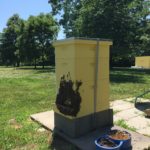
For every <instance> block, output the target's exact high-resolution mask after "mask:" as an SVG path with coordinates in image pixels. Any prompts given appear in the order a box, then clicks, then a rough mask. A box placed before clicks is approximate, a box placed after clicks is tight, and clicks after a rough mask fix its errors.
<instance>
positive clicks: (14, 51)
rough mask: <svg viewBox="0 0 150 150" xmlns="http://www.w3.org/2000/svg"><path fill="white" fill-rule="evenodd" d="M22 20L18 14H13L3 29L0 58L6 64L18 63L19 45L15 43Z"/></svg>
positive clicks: (19, 32)
mask: <svg viewBox="0 0 150 150" xmlns="http://www.w3.org/2000/svg"><path fill="white" fill-rule="evenodd" d="M23 23H24V21H23V20H22V19H20V17H19V15H18V14H14V15H13V16H12V17H10V18H9V20H8V21H7V27H6V28H5V29H4V30H3V33H2V39H1V43H2V44H1V59H2V62H3V63H4V64H6V65H10V64H13V65H14V66H16V64H17V65H18V66H19V63H20V51H21V49H20V47H19V45H17V43H18V37H19V36H20V34H21V27H22V25H23Z"/></svg>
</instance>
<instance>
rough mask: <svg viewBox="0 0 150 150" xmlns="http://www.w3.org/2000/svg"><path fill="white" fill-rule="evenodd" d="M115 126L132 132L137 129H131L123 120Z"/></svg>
mask: <svg viewBox="0 0 150 150" xmlns="http://www.w3.org/2000/svg"><path fill="white" fill-rule="evenodd" d="M114 124H115V125H117V126H120V127H122V128H125V129H128V130H131V131H136V128H134V127H130V126H129V125H128V124H127V123H126V122H125V120H123V119H121V120H118V121H117V122H115V123H114Z"/></svg>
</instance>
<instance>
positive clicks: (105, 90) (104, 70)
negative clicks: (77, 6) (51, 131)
mask: <svg viewBox="0 0 150 150" xmlns="http://www.w3.org/2000/svg"><path fill="white" fill-rule="evenodd" d="M53 45H54V47H55V61H56V80H57V90H58V87H59V83H60V77H61V76H62V75H66V74H67V73H68V72H70V75H71V79H72V80H73V81H76V80H81V81H82V82H83V84H82V85H81V87H80V90H79V92H80V95H81V98H82V102H81V109H80V112H79V113H78V114H77V118H78V117H82V116H86V115H89V114H92V113H94V80H95V79H94V78H95V67H96V47H97V41H94V40H78V39H69V40H68V39H67V40H63V41H56V42H54V44H53ZM110 45H112V42H111V41H99V56H98V81H97V83H98V88H97V106H96V112H99V111H102V110H106V109H109V48H110ZM54 111H56V112H57V113H60V112H59V110H57V108H56V107H54ZM60 114H61V113H60ZM62 115H63V114H62ZM63 116H64V115H63ZM65 117H68V118H74V117H70V116H65Z"/></svg>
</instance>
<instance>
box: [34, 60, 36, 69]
mask: <svg viewBox="0 0 150 150" xmlns="http://www.w3.org/2000/svg"><path fill="white" fill-rule="evenodd" d="M34 69H36V58H35V59H34Z"/></svg>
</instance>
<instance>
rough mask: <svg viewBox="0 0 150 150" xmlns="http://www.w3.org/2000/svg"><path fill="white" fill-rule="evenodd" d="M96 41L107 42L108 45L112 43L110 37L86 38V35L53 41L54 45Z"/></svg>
mask: <svg viewBox="0 0 150 150" xmlns="http://www.w3.org/2000/svg"><path fill="white" fill-rule="evenodd" d="M97 41H99V42H104V43H107V44H108V45H112V40H111V39H101V38H86V37H71V38H66V39H62V40H57V41H54V42H53V45H54V46H57V45H62V44H67V43H72V42H73V43H74V42H76V43H86V44H96V43H97Z"/></svg>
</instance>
